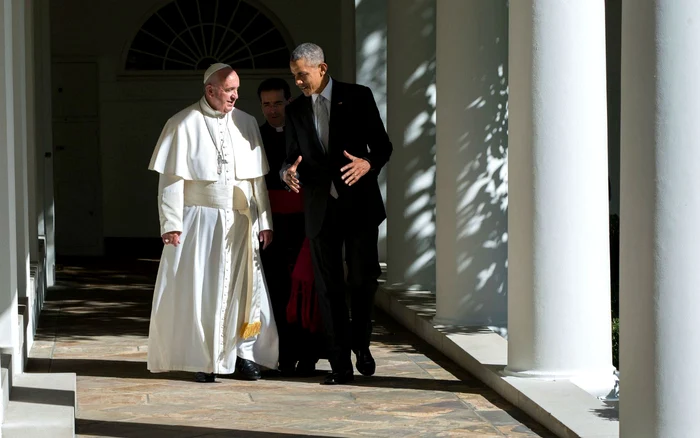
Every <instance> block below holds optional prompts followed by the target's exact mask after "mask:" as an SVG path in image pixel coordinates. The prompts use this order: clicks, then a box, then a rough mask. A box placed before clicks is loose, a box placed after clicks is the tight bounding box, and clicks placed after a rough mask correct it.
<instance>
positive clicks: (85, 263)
mask: <svg viewBox="0 0 700 438" xmlns="http://www.w3.org/2000/svg"><path fill="white" fill-rule="evenodd" d="M60 261H61V262H62V263H63V266H62V267H61V268H60V269H59V270H58V272H57V279H58V286H57V287H55V288H52V289H51V290H50V292H49V295H48V297H47V301H46V304H45V310H44V311H43V312H42V314H41V322H40V326H39V331H38V333H37V337H36V339H37V340H47V341H51V340H61V341H71V340H83V339H90V340H96V341H99V338H100V337H121V336H124V337H132V336H135V337H143V338H144V339H145V338H146V337H147V336H148V325H149V316H150V311H151V301H152V294H153V284H154V283H155V278H156V273H157V269H158V263H157V260H156V261H153V260H111V259H109V260H107V259H62V260H60ZM375 319H376V326H375V330H374V333H373V336H372V342H373V343H375V344H382V345H384V346H385V347H389V348H390V349H391V350H392V351H393V352H396V353H402V354H406V355H408V356H409V357H411V358H412V360H414V361H415V363H416V364H418V365H419V366H421V367H424V369H426V370H429V369H431V368H434V369H438V368H442V369H444V370H446V371H447V372H449V373H450V374H452V375H453V376H454V377H456V378H457V379H458V380H447V379H444V378H442V379H439V378H438V379H430V378H426V379H420V378H412V377H397V376H373V377H363V376H356V381H355V382H353V383H352V385H351V386H355V387H373V388H393V389H406V390H416V391H443V392H453V393H468V394H480V395H481V396H483V397H484V398H485V399H487V400H488V401H489V402H490V403H492V404H493V405H494V406H496V407H498V408H499V409H502V410H503V412H500V414H503V415H505V416H509V417H512V418H514V419H517V420H518V421H520V422H522V423H523V424H524V425H527V426H528V427H530V428H531V429H532V430H533V431H535V432H536V433H538V434H540V435H541V436H543V437H550V436H552V435H551V434H550V433H549V432H548V431H546V430H545V429H543V428H542V427H541V426H539V425H538V424H537V423H535V422H533V421H532V419H530V418H529V417H527V416H526V415H525V414H523V413H522V412H520V411H519V410H517V409H515V408H514V407H513V406H512V405H511V404H510V403H508V402H507V401H506V400H504V399H503V398H502V397H500V396H499V395H498V394H496V393H495V392H493V391H492V390H490V389H489V388H486V387H485V386H484V385H483V383H481V382H480V381H478V380H477V379H476V378H474V377H473V376H472V375H470V374H468V373H467V372H465V371H464V370H462V369H461V368H460V367H459V366H458V365H456V364H455V363H453V362H452V361H450V360H449V359H448V358H447V357H446V356H444V355H443V354H442V353H440V352H439V351H438V350H436V349H435V348H433V347H432V346H431V345H429V344H428V343H426V342H425V341H423V340H422V339H420V338H418V337H417V336H416V335H414V334H412V333H410V332H409V331H407V330H406V329H405V328H404V327H402V326H401V325H399V324H398V323H396V322H395V321H393V320H392V319H391V318H390V317H389V316H388V315H386V314H384V313H383V312H381V311H380V310H378V309H377V311H376V318H375ZM27 370H28V371H30V372H32V371H34V372H54V373H59V372H74V373H76V374H77V375H78V376H89V377H112V378H137V379H149V380H179V381H190V382H191V381H192V373H186V372H172V373H158V374H153V373H150V372H149V371H148V370H147V369H146V363H145V362H144V361H143V360H104V359H75V358H53V359H50V358H31V359H30V360H29V364H28V367H27ZM223 378H225V377H223ZM322 378H323V376H319V377H314V378H308V379H299V380H300V381H303V382H308V384H310V385H318V384H319V383H320V382H321V380H322ZM268 379H269V380H289V379H282V378H278V377H269V378H268ZM192 384H193V385H194V384H195V383H194V382H192ZM494 413H497V411H494ZM480 415H486V414H483V413H480ZM76 424H77V426H78V433H81V434H86V435H94V436H113V437H159V436H163V437H166V436H167V437H174V438H177V437H183V438H188V437H195V436H196V437H223V436H231V437H239V436H240V437H274V436H279V437H292V436H299V437H301V436H314V435H304V434H294V433H292V434H290V433H269V432H255V431H244V430H223V429H215V428H199V427H181V426H172V427H171V426H163V425H151V424H141V423H124V422H110V421H88V420H81V419H77V420H76Z"/></svg>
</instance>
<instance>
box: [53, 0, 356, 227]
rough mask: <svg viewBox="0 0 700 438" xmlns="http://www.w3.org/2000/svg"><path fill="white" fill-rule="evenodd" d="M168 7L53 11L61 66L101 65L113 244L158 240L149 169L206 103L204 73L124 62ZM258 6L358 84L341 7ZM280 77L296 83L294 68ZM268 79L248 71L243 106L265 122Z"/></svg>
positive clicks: (74, 6) (59, 6)
mask: <svg viewBox="0 0 700 438" xmlns="http://www.w3.org/2000/svg"><path fill="white" fill-rule="evenodd" d="M166 3H167V1H163V0H150V1H149V0H145V1H144V0H121V1H119V2H94V1H87V0H63V1H61V2H52V4H51V6H52V10H51V19H52V23H51V25H52V26H51V30H52V53H53V58H54V61H71V60H76V61H78V60H80V61H85V60H92V61H95V62H97V63H98V65H99V71H100V73H99V93H100V98H99V101H100V106H99V112H100V113H99V119H100V123H99V126H100V154H101V167H102V172H101V174H102V178H101V180H102V210H103V211H102V217H103V218H104V219H103V233H104V236H105V237H154V236H157V234H158V218H157V210H156V204H155V195H156V187H157V176H156V174H154V173H152V172H149V171H148V170H147V169H146V167H147V165H148V161H149V159H150V156H151V152H152V150H153V146H154V144H155V142H156V140H157V138H158V135H159V134H160V131H161V129H162V127H163V124H164V123H165V121H166V120H167V119H168V118H169V117H170V116H171V115H173V114H174V113H176V112H177V111H179V110H180V109H182V108H184V107H185V106H187V105H189V104H191V103H192V102H194V101H196V100H197V99H198V98H199V97H200V96H201V82H200V76H199V74H197V75H191V76H182V75H169V74H163V75H157V76H152V75H143V74H142V75H135V74H134V73H133V72H128V73H126V72H125V71H124V69H123V55H124V53H125V51H126V50H128V46H129V43H130V41H131V39H132V37H133V36H134V34H135V33H136V32H137V30H138V29H139V27H140V24H141V23H143V22H144V21H145V20H146V19H147V18H148V17H149V16H150V14H151V13H153V12H154V11H156V10H157V9H159V8H160V7H161V6H163V5H164V4H166ZM249 3H256V2H254V1H249ZM258 3H259V4H261V5H263V6H264V7H266V8H267V9H268V10H269V11H270V12H272V13H274V14H275V15H276V16H277V18H278V20H279V21H280V22H281V23H282V24H283V25H284V26H285V27H286V29H287V31H288V33H289V35H290V36H291V38H292V40H293V43H294V44H298V43H301V42H304V41H313V42H315V43H317V44H319V45H321V46H322V47H323V48H324V50H325V52H326V58H327V61H328V63H329V65H330V67H331V73H332V74H334V75H335V76H336V77H338V78H339V79H341V80H344V79H345V80H347V79H349V80H352V79H353V78H345V77H344V76H346V75H347V74H348V73H347V72H354V70H353V68H352V66H348V65H344V64H343V63H345V64H347V63H349V62H351V61H352V57H348V56H343V54H342V50H343V47H344V46H343V41H347V40H348V36H347V35H346V36H344V35H343V32H345V33H348V32H352V34H354V29H353V28H352V27H351V26H341V21H342V20H341V19H342V15H341V2H340V0H335V1H328V0H305V1H304V8H303V9H301V10H300V9H299V3H297V2H291V1H288V0H261V1H260V2H258ZM352 38H354V35H352V36H350V39H352ZM350 50H353V48H350ZM275 75H277V76H281V77H283V78H285V79H287V80H291V75H290V74H289V72H288V70H286V69H284V70H281V71H279V72H277V74H275ZM265 77H267V76H260V75H257V76H254V75H249V74H245V73H244V72H242V74H241V96H240V99H239V102H238V103H237V106H238V107H239V108H241V109H242V110H244V111H247V112H250V113H251V114H253V115H255V116H256V117H258V119H259V120H260V121H262V116H261V114H260V110H259V106H258V103H257V96H256V89H257V86H258V84H259V82H260V81H261V80H262V79H264V78H265ZM290 83H291V81H290ZM292 90H293V94H297V93H296V91H295V89H294V88H293V89H292Z"/></svg>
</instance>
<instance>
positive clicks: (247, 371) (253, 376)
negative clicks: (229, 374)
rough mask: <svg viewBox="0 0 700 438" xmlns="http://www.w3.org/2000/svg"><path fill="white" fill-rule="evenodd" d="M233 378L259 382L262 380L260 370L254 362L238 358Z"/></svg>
mask: <svg viewBox="0 0 700 438" xmlns="http://www.w3.org/2000/svg"><path fill="white" fill-rule="evenodd" d="M233 376H234V377H235V378H238V379H241V380H258V379H260V368H259V367H258V364H256V363H255V362H253V361H252V360H248V359H241V358H240V357H238V358H236V372H235V373H234V374H233Z"/></svg>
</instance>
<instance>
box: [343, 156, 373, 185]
mask: <svg viewBox="0 0 700 438" xmlns="http://www.w3.org/2000/svg"><path fill="white" fill-rule="evenodd" d="M343 155H345V157H346V158H347V159H349V160H350V164H346V165H345V166H343V167H342V168H341V169H340V171H341V172H345V173H344V174H343V181H345V184H347V185H349V186H351V185H353V184H355V183H356V182H357V181H358V180H359V179H360V178H362V177H363V176H365V174H366V173H367V172H369V170H370V168H371V166H370V164H369V161H367V160H365V159H363V158H357V157H353V156H352V155H350V154H348V151H343Z"/></svg>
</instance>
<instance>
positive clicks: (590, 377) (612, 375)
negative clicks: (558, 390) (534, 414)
mask: <svg viewBox="0 0 700 438" xmlns="http://www.w3.org/2000/svg"><path fill="white" fill-rule="evenodd" d="M502 374H503V375H504V376H506V377H519V378H523V379H537V380H568V381H569V382H571V383H573V384H574V385H576V386H578V387H579V388H581V389H583V390H584V391H586V392H587V393H589V394H591V395H592V396H594V397H596V398H598V399H600V400H605V401H617V399H618V394H619V389H620V379H619V377H618V375H617V370H616V369H615V367H613V366H611V367H610V368H606V369H602V370H599V371H593V372H581V373H570V372H550V371H535V370H528V371H513V370H510V369H509V368H508V367H506V368H505V369H504V370H503V371H502Z"/></svg>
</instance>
